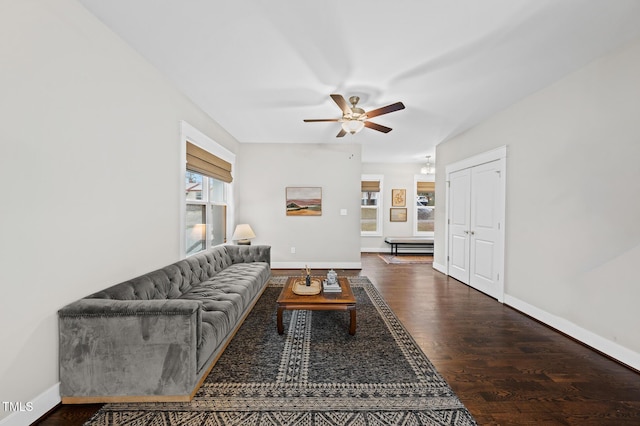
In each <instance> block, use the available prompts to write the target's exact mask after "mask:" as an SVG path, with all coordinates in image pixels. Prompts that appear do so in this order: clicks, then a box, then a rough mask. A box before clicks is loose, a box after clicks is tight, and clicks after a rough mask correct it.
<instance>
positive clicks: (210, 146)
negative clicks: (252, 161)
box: [179, 120, 236, 257]
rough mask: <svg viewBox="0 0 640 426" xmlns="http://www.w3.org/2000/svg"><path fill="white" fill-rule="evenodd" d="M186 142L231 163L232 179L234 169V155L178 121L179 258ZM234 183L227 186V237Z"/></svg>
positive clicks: (183, 247)
mask: <svg viewBox="0 0 640 426" xmlns="http://www.w3.org/2000/svg"><path fill="white" fill-rule="evenodd" d="M187 141H189V142H191V143H192V144H194V145H198V146H199V147H200V148H202V149H204V150H206V151H208V152H210V153H212V154H213V155H216V156H218V157H220V158H221V159H223V160H224V161H227V162H228V163H231V175H232V177H233V173H234V172H233V170H234V169H235V163H236V155H235V154H234V153H233V152H231V151H229V150H228V149H227V148H225V147H223V146H222V145H220V144H219V143H217V142H216V141H214V140H213V139H211V138H210V137H209V136H207V135H205V134H204V133H202V132H201V131H199V130H198V129H196V128H195V127H193V126H192V125H190V124H189V123H187V122H186V121H184V120H183V121H180V158H179V161H180V168H179V170H180V175H181V176H180V182H181V183H180V227H179V229H180V256H181V257H182V256H185V252H186V237H185V228H184V223H185V218H186V207H185V206H186V204H187V198H186V195H185V193H184V181H185V179H186V173H187V167H186V166H187ZM233 188H234V183H233V182H231V183H230V184H229V185H228V186H227V200H226V201H227V235H229V236H231V235H233V230H234V229H235V223H234V222H235V220H234V218H235V208H234V206H235V203H234V198H233V194H234V191H233Z"/></svg>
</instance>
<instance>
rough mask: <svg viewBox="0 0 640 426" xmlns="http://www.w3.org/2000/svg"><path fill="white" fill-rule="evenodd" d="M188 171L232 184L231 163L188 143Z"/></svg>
mask: <svg viewBox="0 0 640 426" xmlns="http://www.w3.org/2000/svg"><path fill="white" fill-rule="evenodd" d="M187 170H191V171H192V172H196V173H200V174H203V175H205V176H209V177H212V178H214V179H218V180H221V181H223V182H227V183H230V182H231V181H232V180H233V177H232V176H231V163H229V162H227V161H224V160H223V159H222V158H220V157H218V156H216V155H213V154H212V153H210V152H209V151H205V150H204V149H202V148H200V147H198V146H196V145H194V144H192V143H190V142H187Z"/></svg>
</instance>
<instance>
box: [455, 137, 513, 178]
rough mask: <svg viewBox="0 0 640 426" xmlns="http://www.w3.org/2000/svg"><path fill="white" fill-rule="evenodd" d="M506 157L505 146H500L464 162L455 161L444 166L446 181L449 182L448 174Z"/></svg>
mask: <svg viewBox="0 0 640 426" xmlns="http://www.w3.org/2000/svg"><path fill="white" fill-rule="evenodd" d="M506 157H507V146H506V145H505V146H501V147H499V148H496V149H492V150H491V151H487V152H483V153H481V154H478V155H474V156H473V157H469V158H465V159H464V160H460V161H457V162H455V163H452V164H449V165H448V166H446V168H445V171H446V174H447V180H449V174H451V173H453V172H457V171H459V170H464V169H468V168H470V167H474V166H479V165H481V164H485V163H490V162H492V161H496V160H500V159H502V158H506Z"/></svg>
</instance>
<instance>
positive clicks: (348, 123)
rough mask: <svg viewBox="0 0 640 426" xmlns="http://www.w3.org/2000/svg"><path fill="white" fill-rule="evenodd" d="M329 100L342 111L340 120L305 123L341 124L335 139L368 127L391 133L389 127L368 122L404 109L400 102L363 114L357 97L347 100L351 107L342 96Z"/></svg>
mask: <svg viewBox="0 0 640 426" xmlns="http://www.w3.org/2000/svg"><path fill="white" fill-rule="evenodd" d="M331 99H333V101H334V102H335V103H336V104H337V105H338V106H339V107H340V109H341V110H342V118H317V119H313V118H312V119H305V120H304V122H305V123H314V122H327V121H331V122H338V123H342V129H341V130H340V133H338V134H337V135H336V137H337V138H341V137H343V136H344V135H346V134H347V133H351V134H352V135H353V134H356V133H358V132H359V131H360V130H362V129H363V128H365V127H368V128H370V129H373V130H377V131H379V132H382V133H389V132H390V131H391V128H390V127H387V126H382V125H380V124H376V123H373V122H371V121H369V119H370V118H373V117H377V116H379V115H383V114H389V113H390V112H394V111H399V110H401V109H404V104H403V103H402V102H396V103H395V104H391V105H387V106H384V107H382V108H377V109H374V110H371V111H368V112H365V110H363V109H362V108H360V107H358V106H357V104H358V101H360V98H359V97H358V96H351V97H350V98H349V102H351V106H349V104H347V101H345V99H344V97H343V96H342V95H337V94H332V95H331Z"/></svg>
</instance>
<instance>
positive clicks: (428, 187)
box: [418, 182, 436, 193]
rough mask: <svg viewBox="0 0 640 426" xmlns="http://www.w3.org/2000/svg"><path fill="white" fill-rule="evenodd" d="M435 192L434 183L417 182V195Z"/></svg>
mask: <svg viewBox="0 0 640 426" xmlns="http://www.w3.org/2000/svg"><path fill="white" fill-rule="evenodd" d="M422 192H436V183H435V182H418V193H422Z"/></svg>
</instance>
